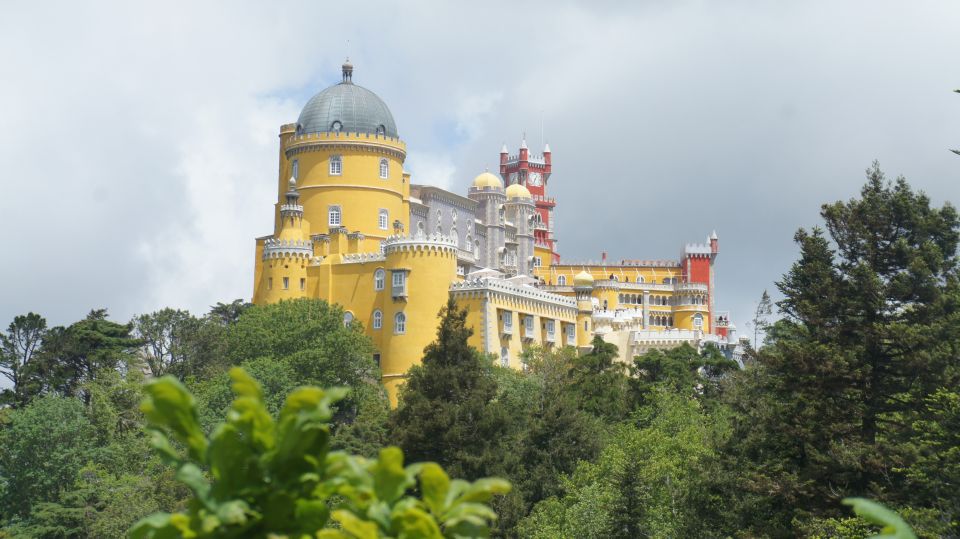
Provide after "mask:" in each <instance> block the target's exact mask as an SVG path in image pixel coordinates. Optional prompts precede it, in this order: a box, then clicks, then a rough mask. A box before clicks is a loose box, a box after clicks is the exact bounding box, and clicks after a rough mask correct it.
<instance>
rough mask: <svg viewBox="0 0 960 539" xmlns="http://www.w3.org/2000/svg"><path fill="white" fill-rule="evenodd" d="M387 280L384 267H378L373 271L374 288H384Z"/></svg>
mask: <svg viewBox="0 0 960 539" xmlns="http://www.w3.org/2000/svg"><path fill="white" fill-rule="evenodd" d="M386 281H387V272H385V271H383V270H382V269H378V270H377V271H375V272H373V289H374V290H383V287H384V285H385V284H386Z"/></svg>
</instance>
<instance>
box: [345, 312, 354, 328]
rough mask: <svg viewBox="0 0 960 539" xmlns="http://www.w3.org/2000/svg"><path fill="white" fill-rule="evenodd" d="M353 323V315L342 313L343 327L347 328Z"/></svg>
mask: <svg viewBox="0 0 960 539" xmlns="http://www.w3.org/2000/svg"><path fill="white" fill-rule="evenodd" d="M352 322H353V313H352V312H350V311H347V312H345V313H343V325H345V326H349V325H350V324H351V323H352Z"/></svg>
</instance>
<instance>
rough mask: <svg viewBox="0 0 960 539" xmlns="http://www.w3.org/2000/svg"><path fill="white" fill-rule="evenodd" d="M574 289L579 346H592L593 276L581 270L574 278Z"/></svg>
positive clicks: (582, 348) (581, 347)
mask: <svg viewBox="0 0 960 539" xmlns="http://www.w3.org/2000/svg"><path fill="white" fill-rule="evenodd" d="M573 291H574V293H575V294H576V295H577V348H579V349H581V350H584V349H587V348H590V340H591V339H590V336H591V335H592V332H593V328H592V327H591V324H592V323H593V321H592V320H591V316H592V315H593V276H591V275H590V274H589V273H587V272H585V271H581V272H580V273H578V274H577V275H576V277H574V278H573Z"/></svg>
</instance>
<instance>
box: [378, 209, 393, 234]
mask: <svg viewBox="0 0 960 539" xmlns="http://www.w3.org/2000/svg"><path fill="white" fill-rule="evenodd" d="M389 221H390V213H389V212H388V211H387V210H380V213H379V214H378V215H377V224H378V225H380V230H386V229H387V225H388V224H389Z"/></svg>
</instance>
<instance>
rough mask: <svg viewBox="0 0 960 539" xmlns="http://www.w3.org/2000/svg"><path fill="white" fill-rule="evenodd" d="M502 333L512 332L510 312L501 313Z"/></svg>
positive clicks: (511, 315) (511, 314)
mask: <svg viewBox="0 0 960 539" xmlns="http://www.w3.org/2000/svg"><path fill="white" fill-rule="evenodd" d="M503 332H504V333H512V332H513V313H512V312H510V311H503Z"/></svg>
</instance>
